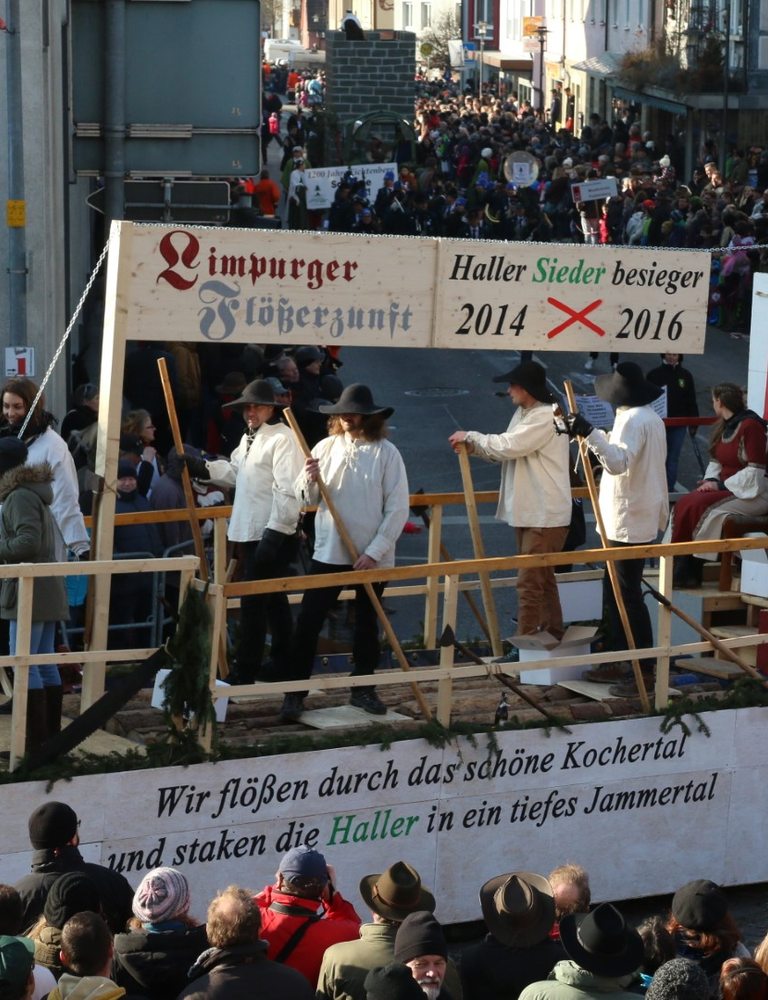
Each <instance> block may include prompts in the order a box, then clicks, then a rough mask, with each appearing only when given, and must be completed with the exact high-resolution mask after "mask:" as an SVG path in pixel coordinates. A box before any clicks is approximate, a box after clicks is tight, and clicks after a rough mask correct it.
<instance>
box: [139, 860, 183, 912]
mask: <svg viewBox="0 0 768 1000" xmlns="http://www.w3.org/2000/svg"><path fill="white" fill-rule="evenodd" d="M188 909H189V884H188V883H187V880H186V878H185V877H184V875H182V874H181V872H180V871H178V870H177V869H176V868H153V869H152V871H151V872H147V874H146V875H145V876H144V878H143V879H142V880H141V882H140V883H139V888H138V889H137V890H136V892H135V893H134V896H133V913H134V916H136V917H138V918H139V920H141V922H142V923H144V924H157V923H162V921H163V920H172V919H173V918H174V917H178V916H181V915H182V914H184V913H186V912H187V910H188Z"/></svg>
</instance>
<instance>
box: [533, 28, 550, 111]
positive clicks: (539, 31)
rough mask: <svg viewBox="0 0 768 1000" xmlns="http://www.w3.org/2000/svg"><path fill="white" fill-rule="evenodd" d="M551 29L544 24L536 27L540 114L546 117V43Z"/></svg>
mask: <svg viewBox="0 0 768 1000" xmlns="http://www.w3.org/2000/svg"><path fill="white" fill-rule="evenodd" d="M548 34H549V29H548V28H547V27H546V25H544V24H539V25H537V27H536V37H537V38H538V40H539V115H540V116H541V118H542V119H543V118H544V45H545V43H546V41H547V35H548Z"/></svg>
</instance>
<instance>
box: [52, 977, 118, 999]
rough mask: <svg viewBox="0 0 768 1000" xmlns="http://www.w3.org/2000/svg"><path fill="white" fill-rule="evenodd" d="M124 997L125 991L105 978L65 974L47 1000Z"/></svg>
mask: <svg viewBox="0 0 768 1000" xmlns="http://www.w3.org/2000/svg"><path fill="white" fill-rule="evenodd" d="M124 996H125V990H124V989H123V988H122V987H121V986H115V984H114V983H113V982H112V980H111V979H106V978H105V977H104V976H71V975H70V974H69V973H68V972H65V973H64V975H63V976H62V977H61V979H60V980H59V984H58V986H57V987H56V989H55V990H51V992H50V993H49V994H48V996H47V997H46V1000H119V998H120V997H124Z"/></svg>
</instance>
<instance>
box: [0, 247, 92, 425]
mask: <svg viewBox="0 0 768 1000" xmlns="http://www.w3.org/2000/svg"><path fill="white" fill-rule="evenodd" d="M110 240H111V237H110V239H108V240H107V242H106V243H105V244H104V249H103V250H102V251H101V254H100V256H99V259H98V260H97V261H96V266H95V267H94V269H93V271H92V273H91V276H90V278H89V279H88V281H87V283H86V286H85V288H84V290H83V294H82V295H81V296H80V301H79V302H78V303H77V305H76V306H75V311H74V313H73V314H72V319H71V320H70V321H69V324H68V325H67V329H66V330H65V331H64V336H63V337H62V338H61V343H60V344H59V346H58V347H57V348H56V352H55V354H54V355H53V358H52V360H51V363H50V364H49V365H48V371H47V372H46V373H45V378H44V379H43V381H42V382H41V383H40V388H39V389H38V390H37V395H36V396H35V398H34V399H33V400H32V405H31V406H30V408H29V412H28V413H27V415H26V417H25V418H24V423H23V424H22V425H21V430H20V431H19V433H18V437H19V439H21V438H23V437H24V431H25V430H26V429H27V424H28V423H29V421H30V420H31V419H32V414H33V413H34V411H35V407H36V406H37V404H38V402H39V401H40V397H41V396H42V395H43V392H44V391H45V387H46V385H47V383H48V380H49V379H50V377H51V375H52V374H53V369H54V368H55V367H56V362H57V361H58V360H59V356H60V355H61V352H62V351H63V350H64V345H65V344H66V343H67V340H68V339H69V335H70V333H71V332H72V327H73V326H74V325H75V323H76V321H77V317H78V316H79V315H80V312H81V311H82V308H83V305H84V304H85V300H86V298H87V297H88V292H90V290H91V288H92V287H93V283H94V281H95V280H96V276H97V275H98V273H99V271H100V270H101V265H102V264H103V263H104V260H105V258H106V256H107V253H108V252H109V244H110Z"/></svg>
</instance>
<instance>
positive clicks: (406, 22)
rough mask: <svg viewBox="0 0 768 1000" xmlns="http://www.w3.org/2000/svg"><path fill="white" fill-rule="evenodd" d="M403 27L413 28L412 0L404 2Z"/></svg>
mask: <svg viewBox="0 0 768 1000" xmlns="http://www.w3.org/2000/svg"><path fill="white" fill-rule="evenodd" d="M403 28H413V3H412V2H411V0H404V3H403Z"/></svg>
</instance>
